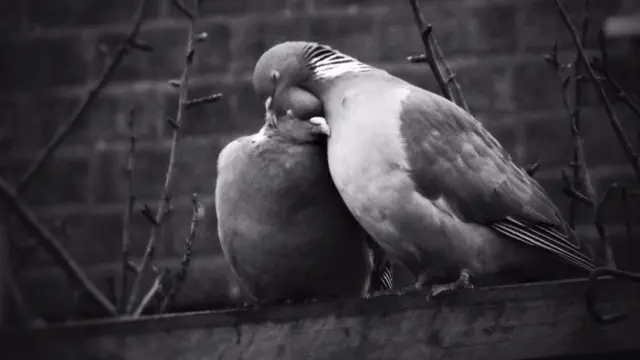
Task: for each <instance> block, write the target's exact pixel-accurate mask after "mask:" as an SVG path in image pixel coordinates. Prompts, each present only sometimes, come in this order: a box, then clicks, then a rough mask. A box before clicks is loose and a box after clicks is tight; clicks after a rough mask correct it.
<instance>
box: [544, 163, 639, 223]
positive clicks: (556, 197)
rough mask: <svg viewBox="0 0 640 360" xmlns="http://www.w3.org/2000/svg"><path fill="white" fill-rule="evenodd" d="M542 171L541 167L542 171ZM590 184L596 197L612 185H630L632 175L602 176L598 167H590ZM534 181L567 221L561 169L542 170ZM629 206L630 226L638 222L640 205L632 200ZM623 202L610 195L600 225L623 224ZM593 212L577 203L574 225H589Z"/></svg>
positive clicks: (567, 208)
mask: <svg viewBox="0 0 640 360" xmlns="http://www.w3.org/2000/svg"><path fill="white" fill-rule="evenodd" d="M543 169H544V168H543ZM590 174H591V181H592V184H593V187H594V189H595V191H596V193H597V194H598V197H599V198H602V196H604V193H605V191H606V189H607V188H608V187H609V186H611V184H613V183H620V184H628V183H631V184H633V183H634V181H635V176H634V175H633V174H631V173H629V172H626V173H620V172H615V173H603V172H602V171H598V170H597V168H595V167H592V168H591V169H590ZM536 179H537V180H538V182H539V183H540V185H542V187H544V189H545V190H546V191H547V193H548V194H549V197H550V198H551V200H552V201H553V202H554V203H555V204H556V206H557V207H558V208H559V209H560V211H561V212H562V214H563V216H564V217H565V219H566V220H568V219H569V204H570V202H571V199H570V198H569V197H568V196H567V195H565V194H564V192H563V190H562V182H561V180H560V170H559V169H553V170H541V172H540V175H539V176H536ZM629 199H630V200H629V201H628V204H629V210H630V211H629V218H630V219H631V223H632V224H637V223H638V220H640V202H639V201H638V199H637V198H636V199H631V198H629ZM624 206H625V205H624V202H623V201H622V196H621V192H618V193H615V194H612V196H611V198H610V200H609V202H608V203H607V205H606V206H605V207H603V210H602V214H603V217H602V220H603V224H604V225H606V226H618V225H622V224H624V221H625V219H626V218H627V215H626V211H625V207H624ZM593 216H594V213H593V212H592V211H591V210H590V209H589V206H588V205H586V204H582V203H580V205H578V210H577V211H576V224H578V225H585V224H592V223H593V221H594V217H593Z"/></svg>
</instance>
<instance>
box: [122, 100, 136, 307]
mask: <svg viewBox="0 0 640 360" xmlns="http://www.w3.org/2000/svg"><path fill="white" fill-rule="evenodd" d="M135 112H136V108H135V107H132V108H131V110H130V112H129V119H128V120H129V121H128V124H129V154H128V159H127V169H126V173H127V201H126V205H125V212H124V218H123V220H122V245H121V262H122V264H121V266H122V269H121V271H122V272H121V274H120V297H119V298H118V312H119V313H120V314H124V313H125V311H126V306H127V288H128V283H127V278H128V274H129V271H128V266H129V244H130V242H131V216H132V215H133V206H134V203H135V197H134V195H133V176H134V175H133V171H134V168H135V153H136V135H135Z"/></svg>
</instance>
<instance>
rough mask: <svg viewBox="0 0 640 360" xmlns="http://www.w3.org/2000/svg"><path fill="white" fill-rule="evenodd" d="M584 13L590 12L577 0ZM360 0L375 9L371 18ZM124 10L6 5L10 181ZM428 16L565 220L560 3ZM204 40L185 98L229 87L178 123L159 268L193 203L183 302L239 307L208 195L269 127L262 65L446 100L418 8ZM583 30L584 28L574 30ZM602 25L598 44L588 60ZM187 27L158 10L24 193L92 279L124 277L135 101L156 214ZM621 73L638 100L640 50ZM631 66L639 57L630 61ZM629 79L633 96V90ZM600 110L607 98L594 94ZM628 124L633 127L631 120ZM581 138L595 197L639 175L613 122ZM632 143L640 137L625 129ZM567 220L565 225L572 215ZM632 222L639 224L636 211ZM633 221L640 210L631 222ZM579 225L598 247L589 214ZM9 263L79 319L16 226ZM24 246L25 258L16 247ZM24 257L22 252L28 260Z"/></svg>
mask: <svg viewBox="0 0 640 360" xmlns="http://www.w3.org/2000/svg"><path fill="white" fill-rule="evenodd" d="M564 3H565V6H566V7H567V8H568V9H569V10H570V11H571V13H572V15H574V19H578V18H577V17H575V16H576V15H578V16H579V15H580V14H581V13H582V10H581V9H582V7H581V4H582V1H578V0H566V1H564ZM592 3H593V4H592V5H593V6H592V15H593V17H594V21H593V24H594V27H599V25H600V24H601V23H602V20H603V19H604V18H606V17H608V16H610V15H613V14H623V13H625V12H629V11H631V10H633V9H638V8H640V4H639V3H638V1H637V0H626V1H623V0H606V1H602V0H600V1H597V0H594V1H592ZM365 4H366V5H365ZM134 6H135V4H134V2H133V1H130V0H109V1H105V0H103V1H98V0H25V1H18V0H14V1H3V2H2V6H1V8H0V14H1V15H0V16H1V17H2V26H1V28H0V30H1V31H0V32H1V39H0V53H1V56H0V119H1V120H0V134H1V135H0V174H1V175H2V176H4V177H6V178H7V179H9V180H10V181H12V182H15V181H16V180H17V179H18V178H19V176H20V175H22V172H23V171H24V170H25V169H26V167H27V166H28V165H29V163H30V161H32V160H33V158H34V155H35V154H36V153H37V151H38V150H39V149H41V148H42V147H43V146H44V145H46V143H47V142H48V141H49V139H50V138H51V137H52V135H53V133H54V131H55V130H56V129H57V128H58V126H60V124H62V123H64V122H66V121H67V119H68V118H69V116H70V115H71V112H72V110H73V108H74V106H75V105H76V104H77V103H78V102H79V99H80V98H81V96H82V95H83V93H84V92H85V91H86V89H87V87H88V86H89V84H91V83H92V82H93V81H94V80H96V79H97V77H98V76H99V73H100V72H101V70H102V68H103V66H104V63H105V55H104V54H103V52H102V51H101V50H100V49H101V48H104V47H106V48H107V49H108V50H109V51H111V52H112V51H113V50H114V48H115V45H117V44H118V41H119V40H120V39H121V38H122V36H124V35H125V34H126V33H127V31H128V29H129V27H130V22H131V18H132V14H133V10H134ZM421 6H422V11H423V13H424V15H425V17H426V18H427V20H428V21H430V22H432V24H433V26H434V34H435V36H436V37H437V39H438V41H439V43H440V45H441V47H442V48H443V51H444V54H445V57H446V59H447V60H448V62H449V64H450V65H451V67H452V68H453V69H454V71H455V72H456V73H457V74H458V79H459V81H460V83H461V85H462V89H463V91H464V93H465V95H466V98H467V101H468V102H469V105H470V106H471V109H472V112H473V113H474V114H475V115H477V116H478V117H479V118H480V119H481V120H482V121H483V122H484V123H485V124H486V126H487V127H488V128H489V129H490V130H491V131H492V132H493V133H494V134H495V135H496V136H497V138H498V139H499V140H500V141H501V142H502V143H503V144H504V145H505V147H506V148H507V149H508V150H509V151H510V152H511V154H512V155H513V156H514V158H515V159H517V161H518V162H519V163H521V164H524V165H528V164H531V163H533V162H536V161H539V162H540V163H541V170H540V171H539V172H538V173H537V174H536V178H537V179H538V180H539V181H540V182H541V183H542V184H543V186H544V187H545V188H546V189H547V191H548V192H549V193H550V195H551V196H552V197H553V199H554V200H555V201H556V203H557V204H558V205H559V206H560V207H561V209H562V210H563V211H566V209H567V204H568V198H567V197H566V196H565V195H563V194H562V190H561V186H560V181H559V178H560V176H559V174H560V169H561V168H562V167H563V166H565V165H566V163H567V162H568V161H569V159H570V157H571V143H570V135H569V122H568V120H567V116H566V112H565V110H564V109H563V107H562V103H561V97H560V85H559V81H558V78H557V77H556V75H555V74H554V71H553V69H552V68H551V67H550V66H549V65H548V64H546V63H545V62H544V60H543V56H544V54H546V53H548V52H549V50H550V48H551V46H552V44H553V41H554V39H556V37H557V38H558V39H559V41H560V50H561V56H563V57H564V58H569V57H570V56H573V53H574V50H573V46H572V45H571V42H570V38H569V35H568V33H567V31H566V30H565V28H564V27H563V26H562V24H561V21H560V18H559V16H558V14H557V11H556V9H555V5H554V2H553V1H552V0H521V1H516V0H511V1H509V0H477V1H476V0H440V1H436V0H424V1H421ZM202 16H203V17H202V19H201V21H200V22H199V26H198V29H199V30H200V31H206V32H207V33H208V35H209V38H208V40H207V41H206V42H205V43H203V44H202V45H201V46H200V48H199V51H198V52H197V55H196V58H197V62H196V67H195V75H194V76H193V81H192V83H191V84H192V86H191V89H192V90H191V92H190V97H196V96H202V95H206V94H208V93H212V92H223V93H224V98H223V99H222V100H220V101H219V102H217V103H215V104H211V105H206V106H204V107H200V108H197V109H195V110H190V111H189V112H188V117H187V119H186V123H185V125H184V135H185V138H184V141H183V142H182V146H181V148H180V155H179V159H178V160H179V162H178V165H177V174H176V178H175V186H174V189H173V191H172V194H173V197H174V202H173V203H174V211H173V212H172V214H171V216H170V217H169V218H168V226H166V227H165V231H164V233H163V236H162V241H160V243H159V246H158V249H157V253H156V258H158V259H162V260H163V261H169V262H171V261H177V260H178V259H179V258H180V257H181V256H182V248H183V242H184V238H185V236H186V235H187V232H188V226H189V217H190V207H189V206H190V203H189V199H190V195H191V194H192V193H193V192H197V193H199V194H200V195H201V197H202V199H203V201H204V202H205V204H207V207H206V209H205V211H204V212H203V213H202V214H201V215H202V221H201V226H200V228H199V230H198V238H197V239H196V244H195V250H194V253H195V256H194V258H195V260H194V262H193V267H194V269H193V270H192V271H191V272H190V275H189V280H188V281H187V286H186V289H185V293H184V296H183V297H182V300H181V302H182V303H184V304H187V305H189V303H190V302H198V301H211V300H212V299H215V300H216V301H220V302H225V301H232V300H233V299H235V298H236V297H237V294H238V293H237V291H238V289H237V287H236V286H234V284H233V281H230V280H228V279H227V275H226V274H227V271H228V270H227V268H226V264H225V262H224V260H223V259H222V258H221V253H220V247H219V243H218V240H217V235H216V224H215V210H214V209H213V204H212V194H213V191H214V187H215V177H216V171H215V165H216V159H217V154H218V152H219V151H220V149H221V148H222V147H223V146H224V145H225V144H226V143H228V141H229V140H231V139H233V138H235V137H237V136H240V135H243V134H247V133H251V132H255V131H257V130H258V129H259V127H260V126H261V124H262V122H263V108H262V104H261V103H260V102H259V101H258V99H257V97H256V96H255V95H254V94H253V90H252V87H251V83H250V76H251V71H252V68H253V65H254V63H255V61H256V60H257V59H258V57H259V56H260V54H261V53H262V52H264V51H265V50H266V49H267V48H269V47H270V46H272V45H274V44H276V43H278V42H281V41H284V40H313V41H320V42H325V43H327V44H329V45H332V46H334V47H336V48H337V49H338V50H341V51H343V52H345V53H347V54H350V55H353V56H355V57H357V58H359V59H360V60H362V61H365V62H368V63H371V64H374V65H376V66H380V67H382V68H384V69H387V70H389V71H391V72H392V73H394V74H396V75H397V76H400V77H402V78H404V79H406V80H408V81H410V82H413V83H415V84H417V85H420V86H422V87H425V88H427V89H430V90H433V91H437V87H436V86H435V82H434V81H433V79H432V75H431V74H430V72H429V70H428V67H427V66H426V65H424V64H409V63H408V62H407V61H406V57H407V56H409V55H413V54H417V53H420V52H422V49H423V48H422V44H421V42H420V39H419V36H418V32H417V29H416V26H415V24H414V22H413V18H412V15H411V9H410V7H409V4H408V1H390V0H386V1H383V0H370V1H353V0H352V1H349V0H342V1H340V0H260V1H258V0H253V1H251V0H208V1H205V2H204V3H203V5H202ZM576 24H578V22H577V21H576ZM595 32H596V31H595V30H593V31H592V32H591V36H590V40H589V46H590V47H591V48H594V44H595V42H594V39H595ZM185 38H186V21H185V20H184V18H183V17H182V16H181V15H180V13H178V12H177V11H176V10H175V9H174V8H173V7H172V5H171V2H170V1H169V0H157V1H153V0H152V1H149V6H148V11H147V17H146V21H145V23H144V26H143V31H142V34H141V39H143V40H145V41H146V42H148V43H150V44H151V45H153V46H154V47H155V49H156V51H155V53H142V52H134V53H133V54H131V55H129V56H128V57H127V58H126V59H125V60H124V63H123V64H122V65H121V67H120V68H119V70H117V73H116V75H115V80H114V81H113V82H112V83H111V84H110V85H109V87H108V88H107V89H106V90H105V91H104V92H103V94H102V95H101V97H100V99H99V100H98V101H97V104H96V106H94V107H93V108H92V109H91V111H90V113H89V114H88V116H87V117H86V118H85V119H84V120H83V121H82V122H81V124H80V125H79V126H78V127H77V128H76V130H75V131H74V133H73V134H72V136H71V137H70V138H69V139H68V140H67V141H66V142H65V144H64V145H63V146H62V148H61V149H60V150H59V151H58V152H57V153H56V154H55V156H54V158H53V160H52V161H50V162H48V163H47V165H46V167H45V169H44V171H42V172H41V173H40V174H39V175H38V177H37V179H36V180H35V182H34V183H33V184H32V186H31V187H30V189H29V191H28V192H27V193H26V194H25V199H26V200H27V202H28V203H29V204H30V205H31V206H32V207H33V209H34V210H35V211H36V212H37V214H38V215H39V217H40V218H41V219H42V220H43V221H44V222H45V223H46V224H47V225H48V226H50V228H51V230H52V231H53V232H54V233H55V234H56V235H58V236H59V238H60V239H61V240H62V241H63V242H64V245H65V246H66V248H67V249H68V250H69V252H70V253H71V254H72V255H73V256H74V257H75V259H77V261H79V262H80V264H81V265H82V266H83V267H84V269H85V270H86V271H87V272H88V273H89V274H90V276H91V277H92V278H93V279H94V280H95V281H96V283H97V284H98V285H99V286H100V287H103V288H105V287H106V286H107V285H106V284H107V278H108V277H109V276H111V275H116V274H117V273H118V270H119V264H118V263H117V261H118V259H119V254H120V236H121V232H122V230H121V226H122V225H121V220H122V216H123V211H124V201H125V196H126V195H125V194H126V181H125V175H124V171H123V168H124V164H125V159H126V149H127V146H128V142H127V126H126V118H127V113H128V111H129V109H130V108H131V106H133V105H138V106H139V112H138V113H139V115H138V117H137V125H136V128H137V134H138V138H139V152H138V156H137V171H136V174H135V176H136V184H135V188H136V195H137V196H138V199H139V201H140V203H143V202H149V203H151V204H153V203H154V202H155V201H157V199H158V198H159V196H160V193H161V189H162V185H163V181H164V173H165V169H166V165H167V161H168V151H169V140H170V136H171V129H170V127H169V125H168V124H167V123H166V121H165V119H166V117H167V116H175V110H176V102H177V95H176V93H175V91H174V90H172V89H171V88H170V86H169V85H168V83H167V80H168V79H173V78H177V77H179V74H180V71H181V68H182V64H183V58H184V51H185ZM611 45H612V50H611V51H612V56H613V58H612V60H613V61H614V62H615V64H616V67H615V71H616V72H617V73H618V74H619V78H620V80H621V81H622V82H623V83H624V84H626V86H627V88H628V89H629V91H630V92H632V93H635V94H637V89H638V88H639V86H638V85H637V84H638V83H639V81H640V76H639V72H638V70H639V67H638V66H637V65H636V66H635V68H634V67H633V66H631V65H632V63H633V59H637V56H638V55H637V54H638V52H635V55H633V56H635V57H632V55H630V54H632V52H631V51H633V44H630V43H629V42H628V41H616V42H614V43H612V44H611ZM636 61H637V60H636ZM634 84H635V87H634ZM587 96H588V98H589V101H590V103H591V104H595V99H596V97H595V93H594V92H593V91H592V90H589V91H588V95H587ZM619 116H620V117H621V118H622V120H623V123H624V124H625V126H626V125H628V124H629V123H630V122H631V121H633V120H630V116H629V114H628V113H627V111H626V110H625V109H624V108H623V107H620V110H619ZM584 117H585V120H584V126H583V127H584V129H583V136H584V138H585V142H586V156H587V161H588V164H589V166H590V169H591V173H592V176H593V181H594V185H595V186H596V187H597V189H598V190H599V191H601V192H602V191H604V189H605V188H606V187H607V186H608V184H610V183H611V182H612V181H626V180H630V179H633V174H632V172H631V170H630V167H629V166H628V165H627V164H626V161H625V158H624V156H623V155H622V151H621V146H620V144H619V143H618V142H617V141H616V140H615V138H614V136H613V131H612V130H611V127H610V125H609V123H608V120H607V118H606V116H605V115H604V112H603V111H602V110H601V109H600V108H599V107H598V106H590V107H588V108H587V109H585V115H584ZM627 130H628V132H629V136H630V138H631V139H632V140H633V143H634V145H635V144H636V143H637V142H638V140H639V138H640V136H637V135H636V133H638V131H636V130H634V129H633V127H627ZM614 203H615V204H613V205H611V206H610V207H609V209H608V210H607V213H606V220H607V223H608V224H610V225H611V227H610V231H611V232H612V238H613V240H614V243H615V246H616V249H619V251H618V255H617V257H618V261H619V264H620V265H621V266H624V267H627V266H628V262H629V260H628V258H627V254H628V253H629V252H630V250H629V249H628V248H627V245H626V243H625V242H624V241H623V240H621V239H623V236H622V234H623V231H622V230H623V228H622V227H621V226H620V225H621V224H622V221H623V218H624V215H623V214H624V212H623V210H622V207H621V204H620V201H619V200H617V199H615V200H614ZM2 209H3V210H2V211H5V210H4V208H2ZM565 213H566V212H565ZM632 213H633V212H632ZM634 214H635V215H633V216H635V217H636V218H637V217H638V212H637V211H636V212H635V213H634ZM579 223H580V226H579V228H578V230H579V231H580V232H581V233H582V234H583V235H584V236H596V235H595V232H594V230H593V227H592V226H591V225H589V223H590V219H589V217H588V216H587V215H586V213H584V214H582V215H581V216H580V219H579ZM134 227H135V229H134V237H133V251H134V252H135V254H139V255H141V254H142V252H143V249H144V246H145V244H146V239H147V236H148V229H149V226H148V223H147V222H146V221H145V219H144V218H143V217H142V216H141V215H139V214H136V215H135V218H134ZM11 228H12V231H11V233H10V237H11V238H12V239H13V240H15V241H13V244H14V246H12V251H13V252H12V255H11V257H12V259H14V260H16V259H18V258H21V259H22V255H20V256H18V255H17V254H23V253H29V254H30V256H28V258H27V259H26V260H25V261H24V265H23V266H22V267H21V268H22V270H21V271H19V272H18V273H17V275H16V276H17V278H18V282H19V283H20V284H21V286H22V288H23V289H24V290H25V292H26V296H27V297H28V299H29V302H30V303H31V305H32V306H34V307H35V309H37V310H38V311H48V312H52V311H53V312H60V311H70V310H69V309H70V308H71V307H72V304H73V296H72V294H73V292H72V291H71V290H70V289H71V287H70V284H69V282H68V281H67V280H66V279H65V278H64V275H63V274H62V273H61V272H60V271H59V270H57V269H56V268H55V267H53V263H52V261H51V259H50V258H49V256H48V255H47V254H46V253H44V252H43V251H42V250H41V249H39V248H34V247H33V246H32V245H30V244H32V241H31V240H30V236H28V235H27V234H26V233H25V232H24V231H21V230H20V227H16V226H12V227H11ZM16 244H17V245H16ZM25 249H26V250H25Z"/></svg>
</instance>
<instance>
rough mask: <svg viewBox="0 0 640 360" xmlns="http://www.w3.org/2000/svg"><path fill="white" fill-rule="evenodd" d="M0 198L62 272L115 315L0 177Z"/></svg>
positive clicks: (102, 295) (84, 275)
mask: <svg viewBox="0 0 640 360" xmlns="http://www.w3.org/2000/svg"><path fill="white" fill-rule="evenodd" d="M0 196H2V197H3V198H4V199H5V201H6V202H7V203H8V204H9V206H10V208H12V209H13V211H14V212H15V213H16V215H17V216H18V218H19V219H20V220H21V221H22V222H23V223H24V225H25V226H26V227H27V228H28V229H29V230H30V231H31V232H32V233H33V234H34V235H35V237H36V240H38V242H39V244H40V246H42V247H43V248H44V249H45V250H46V251H47V252H48V253H49V254H50V255H51V256H52V257H53V258H54V260H55V261H56V263H57V264H58V265H59V266H60V267H61V268H62V270H63V271H64V272H65V273H66V274H67V276H69V278H70V279H71V280H72V281H73V282H75V284H76V285H77V286H78V287H79V288H81V289H82V290H84V292H86V293H87V294H89V295H90V297H91V299H92V300H93V301H94V302H95V303H96V304H97V305H98V306H100V307H101V308H102V310H104V311H105V312H106V313H107V314H109V315H116V308H115V306H114V305H113V304H112V303H111V302H110V301H109V300H108V299H107V298H106V297H105V296H104V294H102V292H101V291H100V290H99V289H98V288H97V287H96V286H95V285H94V284H93V283H92V282H91V280H89V278H88V277H87V275H86V274H85V273H84V271H82V268H81V267H80V266H78V264H77V263H76V262H75V260H73V258H72V257H71V255H69V253H68V252H67V250H66V249H65V248H64V246H62V244H61V243H60V241H59V240H58V239H56V237H55V236H53V234H51V233H50V232H49V230H48V229H47V228H46V227H45V226H43V225H42V224H41V223H40V222H39V221H38V219H37V218H36V217H35V215H34V214H33V213H32V212H31V211H30V210H29V209H28V208H27V206H26V205H25V204H24V203H23V202H22V200H20V199H19V198H18V195H17V194H16V191H15V190H14V189H13V188H12V187H11V185H10V184H9V183H7V182H6V181H5V180H4V179H3V178H2V177H0Z"/></svg>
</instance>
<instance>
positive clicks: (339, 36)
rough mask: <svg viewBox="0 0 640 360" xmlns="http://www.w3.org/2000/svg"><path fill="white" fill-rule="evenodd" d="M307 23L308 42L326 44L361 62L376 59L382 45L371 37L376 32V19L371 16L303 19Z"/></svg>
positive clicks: (332, 16)
mask: <svg viewBox="0 0 640 360" xmlns="http://www.w3.org/2000/svg"><path fill="white" fill-rule="evenodd" d="M302 21H307V22H308V23H309V27H310V29H309V31H310V33H309V38H308V40H309V41H316V42H319V43H324V44H328V45H330V46H332V47H334V48H336V49H337V50H339V51H341V52H344V53H346V54H348V55H350V56H353V57H355V58H357V59H358V60H360V61H363V62H372V61H375V60H376V59H377V58H378V53H379V52H381V50H382V48H384V47H383V46H382V44H379V43H378V41H377V39H376V37H375V36H372V34H375V31H376V25H377V24H376V18H375V17H374V16H372V15H360V14H357V15H354V16H338V17H336V16H335V15H331V16H321V17H311V18H308V19H304V20H302Z"/></svg>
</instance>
